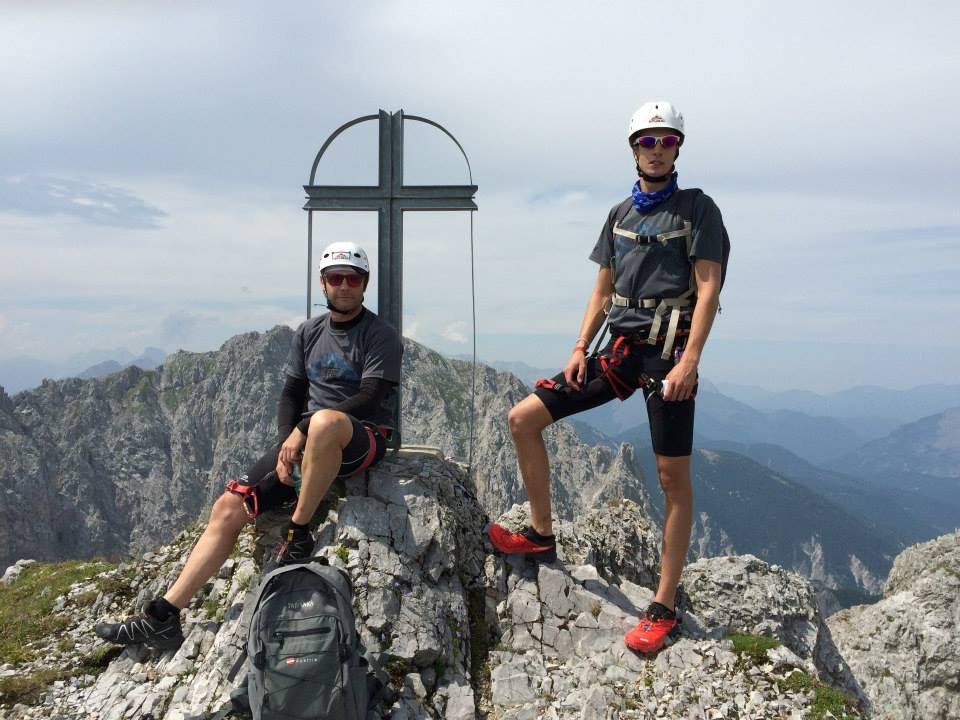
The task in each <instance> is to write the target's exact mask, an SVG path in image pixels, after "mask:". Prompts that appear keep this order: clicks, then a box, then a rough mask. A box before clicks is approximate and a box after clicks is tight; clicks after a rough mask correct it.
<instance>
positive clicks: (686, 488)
mask: <svg viewBox="0 0 960 720" xmlns="http://www.w3.org/2000/svg"><path fill="white" fill-rule="evenodd" d="M657 473H658V475H659V477H660V488H661V489H662V490H663V494H664V495H666V496H667V497H669V498H670V499H671V500H672V501H675V502H683V501H685V500H688V499H689V498H691V497H692V495H693V491H692V489H691V487H690V464H689V458H663V457H658V458H657Z"/></svg>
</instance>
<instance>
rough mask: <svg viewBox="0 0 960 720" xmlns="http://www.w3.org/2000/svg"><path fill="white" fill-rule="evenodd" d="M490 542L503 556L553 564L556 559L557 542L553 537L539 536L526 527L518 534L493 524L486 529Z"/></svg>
mask: <svg viewBox="0 0 960 720" xmlns="http://www.w3.org/2000/svg"><path fill="white" fill-rule="evenodd" d="M487 535H489V536H490V542H491V543H493V546H494V547H495V548H496V549H497V550H498V551H500V552H502V553H503V554H504V555H525V556H526V557H527V559H528V560H533V561H535V562H554V561H555V560H556V559H557V541H556V540H555V539H554V537H553V535H550V536H549V537H547V536H544V535H541V534H540V533H538V532H537V531H536V530H534V529H533V528H530V527H527V528H524V529H523V530H521V531H520V532H518V533H515V532H510V531H509V530H507V529H506V528H505V527H503V526H502V525H497V524H496V523H493V524H492V525H491V526H490V527H489V528H487Z"/></svg>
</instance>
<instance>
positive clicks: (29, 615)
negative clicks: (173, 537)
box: [0, 560, 116, 663]
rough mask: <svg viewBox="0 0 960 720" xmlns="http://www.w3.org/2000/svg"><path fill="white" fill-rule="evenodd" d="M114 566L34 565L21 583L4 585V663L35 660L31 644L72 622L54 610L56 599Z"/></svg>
mask: <svg viewBox="0 0 960 720" xmlns="http://www.w3.org/2000/svg"><path fill="white" fill-rule="evenodd" d="M114 567H116V566H115V565H113V564H111V563H107V562H103V561H93V562H83V561H79V560H69V561H67V562H61V563H53V564H37V565H31V566H29V567H27V568H26V569H25V570H24V571H23V573H22V574H21V575H20V579H19V580H17V582H15V583H13V584H12V585H10V586H9V587H0V662H2V663H21V662H26V661H28V660H32V659H33V657H34V656H35V652H34V651H33V650H31V649H30V648H29V647H28V645H29V644H30V643H34V642H36V641H38V640H43V639H47V638H50V637H51V636H53V635H56V634H57V633H58V632H59V631H61V630H63V629H64V628H65V627H66V626H67V625H68V624H69V620H68V618H67V617H65V616H63V615H55V614H54V613H53V606H54V602H55V601H56V599H57V598H58V597H59V596H60V595H63V594H64V593H66V592H67V590H68V589H69V587H70V586H71V585H73V584H74V583H78V582H83V581H85V580H90V579H91V578H94V577H96V576H97V575H99V574H101V573H104V572H106V571H108V570H112V569H113V568H114ZM86 595H87V594H86V593H85V594H84V596H82V597H84V598H85V597H86Z"/></svg>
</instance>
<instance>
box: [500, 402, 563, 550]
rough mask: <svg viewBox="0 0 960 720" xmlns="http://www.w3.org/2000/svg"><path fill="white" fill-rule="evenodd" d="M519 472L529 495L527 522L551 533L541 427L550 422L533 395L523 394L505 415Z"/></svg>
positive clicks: (544, 451)
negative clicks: (522, 397)
mask: <svg viewBox="0 0 960 720" xmlns="http://www.w3.org/2000/svg"><path fill="white" fill-rule="evenodd" d="M508 420H509V423H510V433H511V434H512V435H513V445H514V447H515V448H516V450H517V462H518V464H519V465H520V475H521V477H523V484H524V485H525V486H526V488H527V496H528V497H529V498H530V524H531V526H532V527H533V529H534V530H536V531H537V532H538V533H540V534H541V535H546V536H550V535H553V519H552V518H551V507H550V460H549V458H548V457H547V446H546V444H544V442H543V430H544V428H546V427H547V426H548V425H550V424H551V423H552V422H553V417H551V415H550V412H549V411H548V410H547V408H546V406H545V405H544V404H543V402H542V401H541V400H540V398H538V397H537V396H536V395H532V394H531V395H527V397H525V398H524V399H523V400H521V401H520V402H518V403H517V404H516V405H514V406H513V409H511V410H510V414H509V415H508Z"/></svg>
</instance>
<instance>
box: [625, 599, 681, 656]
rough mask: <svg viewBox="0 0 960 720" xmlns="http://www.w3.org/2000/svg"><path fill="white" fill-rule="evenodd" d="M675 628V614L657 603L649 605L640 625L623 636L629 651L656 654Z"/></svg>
mask: <svg viewBox="0 0 960 720" xmlns="http://www.w3.org/2000/svg"><path fill="white" fill-rule="evenodd" d="M676 627H677V614H676V613H675V612H674V611H673V610H670V609H669V608H667V607H666V606H665V605H661V604H660V603H658V602H654V603H650V607H648V608H647V611H646V612H645V613H644V615H643V619H642V620H641V621H640V623H639V624H638V625H637V626H636V627H635V628H633V630H631V631H630V632H628V633H627V634H626V635H624V636H623V641H624V642H625V643H626V644H627V647H628V648H630V649H631V650H636V651H637V652H642V653H651V652H656V651H657V650H659V649H660V648H662V647H663V643H664V641H665V640H666V639H667V636H669V635H670V634H671V633H673V632H674V630H675V628H676Z"/></svg>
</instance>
